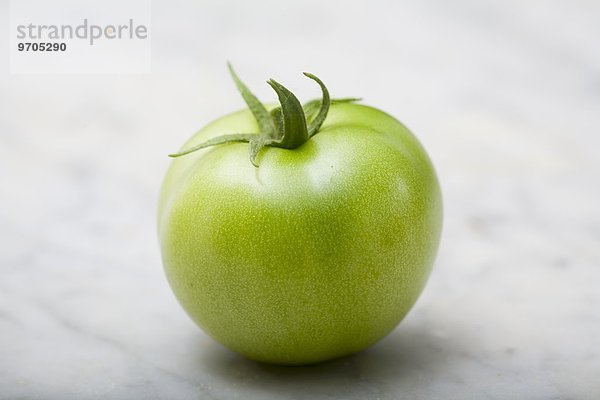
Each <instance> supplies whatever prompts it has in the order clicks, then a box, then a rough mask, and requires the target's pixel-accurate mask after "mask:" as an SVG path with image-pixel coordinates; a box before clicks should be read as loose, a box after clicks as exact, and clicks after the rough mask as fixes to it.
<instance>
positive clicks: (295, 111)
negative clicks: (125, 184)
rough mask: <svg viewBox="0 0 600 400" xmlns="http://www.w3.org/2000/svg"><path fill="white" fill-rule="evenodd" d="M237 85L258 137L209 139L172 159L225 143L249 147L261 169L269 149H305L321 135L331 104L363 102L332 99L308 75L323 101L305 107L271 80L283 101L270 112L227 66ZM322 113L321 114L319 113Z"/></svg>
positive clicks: (171, 155) (317, 81)
mask: <svg viewBox="0 0 600 400" xmlns="http://www.w3.org/2000/svg"><path fill="white" fill-rule="evenodd" d="M227 66H228V68H229V72H230V74H231V77H232V78H233V81H234V82H235V85H236V87H237V89H238V91H239V92H240V94H241V95H242V98H243V99H244V101H245V102H246V105H247V106H248V108H249V109H250V111H251V112H252V115H253V116H254V119H256V122H257V124H258V129H259V132H257V133H234V134H228V135H221V136H217V137H214V138H212V139H209V140H207V141H205V142H203V143H200V144H199V145H196V146H193V147H190V148H188V149H184V150H182V151H180V152H178V153H174V154H169V157H180V156H183V155H186V154H190V153H193V152H195V151H197V150H200V149H203V148H206V147H210V146H215V145H219V144H223V143H232V142H242V143H249V144H250V146H249V158H250V162H252V164H253V165H254V166H255V167H258V163H257V160H256V159H257V157H258V154H259V152H260V151H261V150H262V148H263V147H265V146H270V147H279V148H283V149H290V150H291V149H295V148H297V147H300V146H302V145H303V144H304V143H305V142H306V141H308V140H309V139H310V138H311V137H312V136H314V135H315V134H317V133H318V132H319V129H320V128H321V125H323V122H324V121H325V119H326V118H327V113H328V112H329V106H330V105H331V103H344V102H353V101H357V100H359V99H355V98H347V99H337V100H336V99H333V100H332V99H331V98H330V97H329V91H328V90H327V88H326V87H325V84H324V83H323V82H322V81H321V80H320V79H319V78H317V77H316V76H315V75H313V74H311V73H308V72H304V75H305V76H306V77H308V78H310V79H312V80H313V81H315V82H316V83H317V84H318V85H319V86H320V87H321V91H322V93H323V94H322V99H321V100H312V101H310V102H308V103H306V104H305V105H304V106H302V105H301V104H300V101H298V98H297V97H296V96H295V95H294V94H293V93H292V92H290V91H289V90H288V89H287V88H286V87H285V86H283V85H282V84H280V83H279V82H277V81H275V80H273V79H269V80H268V81H267V83H268V84H269V85H270V86H271V87H272V88H273V90H274V91H275V93H276V94H277V97H278V99H279V103H280V106H279V107H276V108H275V109H273V110H272V111H271V112H269V111H267V109H266V107H265V106H264V105H263V104H262V103H261V102H260V101H259V100H258V99H257V98H256V96H254V94H252V92H251V91H250V89H248V87H247V86H246V85H245V84H244V83H243V82H242V81H241V80H240V79H239V78H238V76H237V74H236V73H235V71H234V70H233V67H232V66H231V64H229V63H228V64H227ZM317 109H318V112H317Z"/></svg>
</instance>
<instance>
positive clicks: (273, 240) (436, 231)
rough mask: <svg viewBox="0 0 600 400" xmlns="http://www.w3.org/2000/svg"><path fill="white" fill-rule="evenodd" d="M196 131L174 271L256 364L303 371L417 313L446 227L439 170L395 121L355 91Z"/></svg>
mask: <svg viewBox="0 0 600 400" xmlns="http://www.w3.org/2000/svg"><path fill="white" fill-rule="evenodd" d="M229 69H230V73H231V75H232V78H233V80H234V83H235V85H236V87H237V89H238V90H239V92H240V94H241V95H242V98H243V99H244V101H245V102H246V104H247V106H248V108H247V109H243V110H240V111H237V112H234V113H232V114H229V115H226V116H224V117H222V118H219V119H217V120H216V121H214V122H212V123H210V124H208V125H207V126H205V127H204V128H203V129H201V130H200V131H198V132H197V133H196V134H195V135H193V136H192V137H191V138H190V139H189V140H188V141H187V142H186V143H185V144H184V145H183V146H182V147H181V150H180V151H178V152H177V153H175V154H172V155H171V156H172V157H173V162H172V164H171V166H170V168H169V170H168V172H167V174H166V176H165V178H164V181H163V185H162V189H161V195H160V201H159V211H158V232H159V238H160V245H161V252H162V259H163V264H164V269H165V273H166V277H167V279H168V281H169V284H170V286H171V288H172V289H173V292H174V293H175V296H176V297H177V299H178V300H179V302H180V303H181V305H182V307H183V308H184V310H185V311H186V312H187V313H188V315H189V316H190V317H191V319H192V320H193V321H194V322H196V324H197V325H198V326H199V327H201V328H202V329H203V330H204V331H205V332H206V333H207V334H209V335H210V336H212V337H213V338H214V339H215V340H217V341H218V342H220V343H221V344H223V345H225V346H226V347H228V348H230V349H231V350H233V351H236V352H238V353H240V354H243V355H245V356H246V357H249V358H251V359H254V360H257V361H264V362H269V363H277V364H287V365H301V364H310V363H316V362H320V361H325V360H329V359H333V358H337V357H341V356H344V355H348V354H352V353H355V352H358V351H360V350H363V349H364V348H366V347H368V346H370V345H372V344H373V343H375V342H377V341H378V340H380V339H381V338H383V337H384V336H385V335H387V334H388V333H389V332H390V331H391V330H393V329H394V328H395V327H396V326H397V325H398V323H399V322H400V321H401V320H402V319H403V318H404V316H405V315H406V314H407V313H408V312H409V311H410V309H411V308H412V306H413V305H414V303H415V302H416V301H417V298H418V297H419V295H420V293H421V292H422V290H423V288H424V286H425V283H426V281H427V278H428V276H429V273H430V271H431V268H432V265H433V262H434V259H435V255H436V252H437V248H438V245H439V239H440V233H441V228H442V198H441V193H440V187H439V183H438V180H437V177H436V174H435V171H434V168H433V165H432V163H431V161H430V159H429V157H428V155H427V153H426V152H425V150H424V149H423V147H422V146H421V144H420V143H419V141H418V140H417V139H416V137H415V136H414V135H413V134H412V133H411V132H410V131H409V130H408V129H407V128H406V127H405V126H404V125H403V124H402V123H400V122H399V121H398V120H396V119H395V118H393V117H392V116H390V115H388V114H386V113H384V112H383V111H380V110H378V109H376V108H373V107H369V106H366V105H363V104H360V103H359V99H357V98H345V99H336V98H333V99H332V98H330V95H329V91H328V89H327V87H326V86H325V84H324V83H323V81H322V80H321V79H319V78H318V77H317V76H315V75H313V74H310V73H305V76H307V77H308V78H309V79H311V80H312V81H313V82H315V83H317V85H318V86H319V89H320V91H321V98H319V99H316V100H310V101H308V102H306V103H304V104H302V103H301V102H300V101H299V100H298V98H297V97H296V96H295V95H294V94H293V93H291V92H290V91H289V90H288V89H286V88H285V86H283V85H282V84H280V83H279V82H277V81H274V80H269V81H268V84H269V85H270V86H271V87H272V88H273V90H274V92H275V94H276V96H277V99H278V100H279V104H280V105H279V106H265V105H263V103H261V102H260V101H259V100H258V99H257V98H256V96H254V95H253V94H252V92H251V91H250V90H249V89H248V87H247V86H246V85H245V84H244V83H243V82H242V81H241V80H240V78H239V77H238V76H237V75H236V73H235V72H234V70H233V68H231V66H229Z"/></svg>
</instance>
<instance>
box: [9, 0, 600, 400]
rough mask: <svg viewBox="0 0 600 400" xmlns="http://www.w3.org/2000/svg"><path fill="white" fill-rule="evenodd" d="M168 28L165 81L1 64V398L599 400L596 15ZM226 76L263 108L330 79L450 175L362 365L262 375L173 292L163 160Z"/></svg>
mask: <svg viewBox="0 0 600 400" xmlns="http://www.w3.org/2000/svg"><path fill="white" fill-rule="evenodd" d="M2 7H3V15H6V13H5V11H6V5H2ZM153 16H154V18H153V26H152V35H153V45H154V50H153V58H154V61H153V63H154V64H153V73H152V74H150V75H123V76H90V75H81V76H43V75H41V76H27V75H23V76H17V75H9V74H8V72H7V70H6V68H7V66H6V65H4V64H3V65H2V66H0V68H2V69H1V70H0V72H1V73H0V105H1V106H0V399H65V400H66V399H138V398H143V399H325V398H327V399H335V398H345V399H598V398H600V350H599V349H600V206H599V204H600V161H599V157H598V154H599V150H600V133H599V132H598V127H599V126H600V44H599V43H600V42H599V41H598V38H600V24H599V23H598V21H600V6H599V5H598V3H597V2H596V1H591V0H590V1H584V0H580V1H572V2H567V1H527V2H524V1H517V0H511V1H504V2H492V1H482V2H475V1H467V0H460V1H457V2H444V1H441V0H437V1H434V0H429V1H423V2H417V1H412V2H394V3H392V2H384V1H371V2H368V3H363V2H358V1H345V2H317V1H309V2H305V3H303V4H287V3H283V2H276V1H274V0H273V1H252V2H246V3H242V2H234V1H225V2H211V3H208V2H186V1H183V0H179V1H174V2H168V3H167V2H159V1H156V2H154V4H153ZM2 23H5V21H4V22H2ZM2 40H4V39H2ZM2 43H3V44H2V45H3V46H5V45H6V43H4V42H2ZM4 50H6V49H3V51H4ZM5 54H6V52H5ZM225 60H232V61H233V62H234V63H235V65H236V66H237V69H238V71H239V73H240V75H242V77H243V78H244V79H245V80H246V81H247V83H248V84H249V85H250V86H251V87H252V88H255V90H256V92H257V94H259V96H260V97H262V98H264V99H273V98H274V96H273V95H272V93H270V91H269V89H268V87H267V86H266V85H265V84H264V80H265V79H266V78H268V77H274V78H278V79H279V80H280V81H282V82H284V83H286V84H288V86H290V88H292V89H294V90H296V91H297V92H298V93H299V95H300V96H301V97H302V98H307V97H309V96H310V97H312V96H315V95H316V94H317V92H318V91H317V89H316V88H315V87H313V86H314V85H312V84H311V83H310V82H308V81H307V80H306V79H305V78H302V77H301V75H300V72H301V71H304V70H310V71H312V72H314V73H317V74H318V75H319V76H320V77H321V78H322V79H323V80H324V81H325V82H327V83H328V85H329V87H330V90H331V91H332V93H333V94H334V95H335V96H338V97H344V96H362V97H364V99H365V102H367V103H369V104H371V105H374V106H378V107H380V108H382V109H384V110H386V111H388V112H390V113H392V114H394V115H396V116H397V117H398V118H400V119H401V120H403V121H404V122H405V123H406V124H408V125H409V126H410V127H411V128H412V129H413V130H414V131H415V133H416V134H417V135H418V136H419V138H420V139H421V140H422V142H423V143H424V145H425V146H426V148H427V149H428V150H429V152H430V155H431V157H432V158H433V160H434V162H435V165H436V167H437V169H438V173H439V176H440V179H441V182H442V185H443V191H444V198H445V207H446V219H445V230H444V236H443V243H442V247H441V250H440V254H439V257H438V260H437V263H436V268H435V271H434V273H433V275H432V277H431V280H430V282H429V285H428V286H427V288H426V290H425V293H424V294H423V296H422V298H421V299H420V300H419V302H418V303H417V305H416V307H415V308H414V310H413V311H412V312H411V313H410V314H409V316H408V317H407V318H406V320H405V321H404V322H403V323H402V324H401V325H400V326H399V327H398V329H397V330H396V331H394V332H393V333H392V334H391V335H390V336H388V337H387V338H386V339H385V340H383V341H382V342H380V343H379V344H378V345H376V346H374V347H373V348H371V349H369V350H367V351H365V352H363V353H360V354H358V355H356V356H352V357H349V358H345V359H341V360H338V361H335V362H331V363H326V364H322V365H318V366H313V367H302V368H284V367H275V366H267V365H259V364H256V363H253V362H250V361H247V360H245V359H243V358H241V357H239V356H237V355H235V354H233V353H230V352H229V351H228V350H226V349H223V348H222V347H220V346H219V345H218V344H216V343H215V342H213V341H212V340H210V339H209V338H207V337H206V336H205V335H204V334H203V333H201V332H200V331H199V330H198V329H197V328H196V327H195V326H194V325H193V324H192V323H191V322H190V321H189V320H188V318H187V317H186V315H185V314H184V313H183V311H182V310H181V308H180V307H179V305H178V304H177V303H176V301H175V299H174V297H173V296H172V294H171V292H170V290H169V288H168V286H167V283H166V280H165V279H164V276H163V273H162V269H161V268H162V267H161V263H160V258H159V253H158V244H157V238H156V234H155V221H154V217H155V207H156V199H157V192H158V188H159V185H160V181H161V179H162V175H163V173H164V171H165V169H166V167H167V165H168V159H167V157H166V154H167V153H169V152H170V151H172V150H175V149H176V148H178V147H179V145H180V144H181V143H182V142H183V140H184V139H185V138H186V137H187V136H189V135H190V134H192V133H193V132H194V130H195V129H197V128H199V127H200V126H201V125H203V124H204V123H206V122H208V121H210V119H212V118H215V117H217V116H220V115H222V114H224V113H226V112H229V111H232V110H233V109H237V108H240V107H242V101H241V100H240V99H239V96H238V95H237V94H236V92H235V89H234V87H233V85H232V83H231V82H230V80H229V77H228V75H227V73H226V70H225V64H224V63H225Z"/></svg>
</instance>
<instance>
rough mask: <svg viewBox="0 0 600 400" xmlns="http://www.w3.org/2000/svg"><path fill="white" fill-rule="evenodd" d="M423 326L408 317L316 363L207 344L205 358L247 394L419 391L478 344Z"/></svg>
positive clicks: (217, 373) (223, 378)
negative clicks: (283, 361)
mask: <svg viewBox="0 0 600 400" xmlns="http://www.w3.org/2000/svg"><path fill="white" fill-rule="evenodd" d="M424 325H427V324H415V323H410V322H409V321H405V323H403V324H401V325H400V327H399V328H397V329H396V330H395V331H394V332H392V333H391V334H390V335H389V336H388V337H386V338H385V339H383V340H382V341H381V342H379V343H378V344H376V345H375V346H372V347H371V348H369V349H367V350H365V351H362V352H360V353H357V354H354V355H351V356H347V357H343V358H339V359H336V360H332V361H328V362H324V363H319V364H313V365H306V366H278V365H273V364H266V363H258V362H254V361H251V360H249V359H246V358H244V357H242V356H239V355H237V354H235V353H233V352H230V351H229V350H227V349H225V348H222V347H220V346H211V348H210V349H204V350H203V352H202V355H201V357H202V363H203V366H204V368H205V369H206V370H207V372H209V374H211V375H212V376H213V378H214V379H216V380H218V381H220V382H221V383H222V384H224V385H225V386H227V387H230V388H235V389H234V390H240V391H243V392H244V393H246V394H247V393H248V391H250V392H253V393H256V394H259V393H262V395H263V396H265V397H262V398H271V397H273V398H281V397H286V398H287V397H292V398H295V396H294V394H297V395H299V396H300V397H302V398H305V397H306V398H311V397H319V398H320V397H328V396H335V397H336V398H337V397H340V398H348V397H350V396H352V398H379V397H381V398H385V397H388V396H389V395H390V394H393V393H397V392H398V390H404V389H406V390H407V391H408V392H409V393H410V392H414V391H419V388H422V387H424V386H427V385H429V384H431V382H432V380H433V379H435V377H436V376H437V377H440V376H446V377H447V376H449V375H451V370H452V368H453V363H455V361H456V359H457V358H463V357H465V354H466V352H467V350H466V349H468V348H469V347H472V346H473V345H474V344H475V343H474V341H473V338H468V336H470V335H464V334H460V333H459V332H453V333H446V334H440V333H437V334H436V333H435V332H432V331H431V329H428V328H430V327H427V326H424ZM246 398H252V397H247V396H246ZM257 398H261V396H258V397H257Z"/></svg>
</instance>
